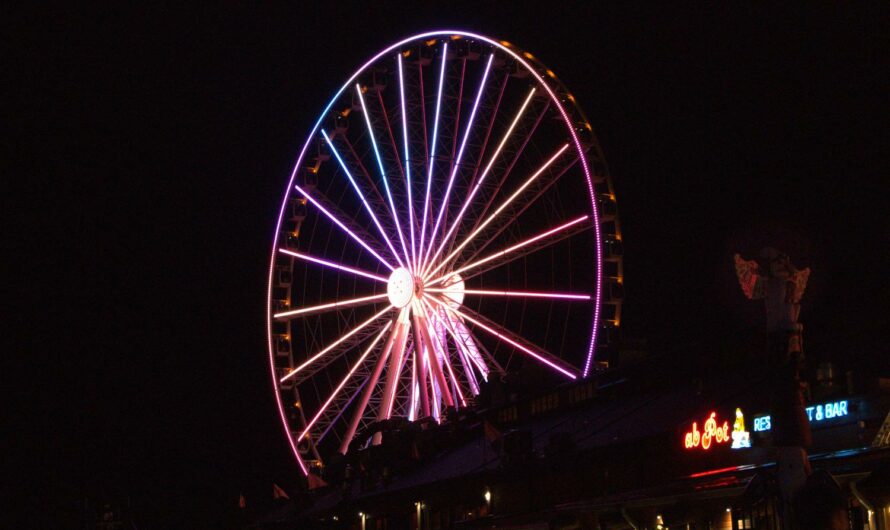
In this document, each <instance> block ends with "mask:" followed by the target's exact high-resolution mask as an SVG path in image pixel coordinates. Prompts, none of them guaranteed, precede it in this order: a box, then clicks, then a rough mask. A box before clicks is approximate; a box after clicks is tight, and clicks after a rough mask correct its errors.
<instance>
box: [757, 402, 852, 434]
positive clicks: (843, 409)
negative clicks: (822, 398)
mask: <svg viewBox="0 0 890 530" xmlns="http://www.w3.org/2000/svg"><path fill="white" fill-rule="evenodd" d="M805 410H806V413H807V419H809V420H810V423H819V422H821V421H825V420H831V419H834V418H843V417H845V416H849V415H850V406H849V403H848V402H847V400H846V399H845V400H842V401H833V402H829V403H822V404H821V405H813V406H811V407H807V408H806V409H805ZM772 428H773V425H772V418H770V417H769V416H758V417H756V418H754V432H764V431H768V430H770V429H772Z"/></svg>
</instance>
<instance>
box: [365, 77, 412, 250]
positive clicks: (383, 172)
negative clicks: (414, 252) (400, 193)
mask: <svg viewBox="0 0 890 530" xmlns="http://www.w3.org/2000/svg"><path fill="white" fill-rule="evenodd" d="M355 91H356V92H357V93H358V100H359V102H360V103H361V105H362V115H363V116H364V117H365V125H366V126H367V128H368V136H369V137H370V138H371V146H372V147H373V148H374V157H375V158H376V159H377V167H378V168H380V177H381V178H382V179H383V190H384V191H386V199H387V200H388V201H389V209H390V211H391V212H392V219H393V223H394V224H395V225H396V232H397V233H398V234H399V241H401V243H402V251H403V252H404V254H405V261H408V247H407V246H406V245H405V236H404V235H403V234H402V225H401V224H399V214H398V212H396V203H395V202H393V200H392V193H391V192H390V191H389V181H388V180H387V178H386V170H385V169H383V159H382V158H381V157H380V149H379V148H378V147H377V139H376V138H375V137H374V128H373V127H371V115H370V114H368V107H366V106H365V96H364V94H362V87H360V86H359V85H358V83H356V85H355Z"/></svg>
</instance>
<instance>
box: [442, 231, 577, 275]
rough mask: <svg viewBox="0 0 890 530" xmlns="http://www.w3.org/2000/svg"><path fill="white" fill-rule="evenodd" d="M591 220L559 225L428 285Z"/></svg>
mask: <svg viewBox="0 0 890 530" xmlns="http://www.w3.org/2000/svg"><path fill="white" fill-rule="evenodd" d="M589 218H590V216H589V215H586V214H585V215H582V216H581V217H578V218H576V219H573V220H571V221H569V222H568V223H565V224H562V225H559V226H557V227H556V228H552V229H550V230H548V231H546V232H544V233H543V234H538V235H536V236H534V237H532V238H530V239H526V240H525V241H522V242H520V243H517V244H515V245H513V246H512V247H509V248H506V249H504V250H501V251H498V252H495V253H494V254H491V255H489V256H488V257H485V258H482V259H480V260H478V261H475V262H473V263H470V264H469V265H465V266H463V267H461V268H460V269H457V270H456V271H454V272H449V273H448V274H446V275H444V276H440V277H438V278H436V279H435V280H432V281H430V282H427V284H428V285H435V284H437V283H439V282H442V281H444V280H446V279H447V278H450V277H451V276H454V275H456V274H460V273H462V272H466V271H468V270H470V269H475V268H476V267H478V266H480V265H483V264H485V263H488V262H489V261H491V260H493V259H497V258H499V257H501V256H505V255H507V254H509V253H511V252H514V251H516V250H519V249H520V248H522V247H525V246H528V245H530V244H532V243H534V242H535V241H539V240H541V239H544V238H546V237H548V236H551V235H553V234H556V233H558V232H561V231H563V230H565V229H566V228H571V227H572V226H575V225H576V224H578V223H581V222H583V221H585V220H587V219H589Z"/></svg>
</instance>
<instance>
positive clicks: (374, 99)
mask: <svg viewBox="0 0 890 530" xmlns="http://www.w3.org/2000/svg"><path fill="white" fill-rule="evenodd" d="M620 239H621V236H620V227H619V226H618V223H617V218H616V216H615V196H614V192H613V190H612V188H611V182H610V181H609V179H608V173H607V170H606V167H605V163H604V161H603V158H602V154H601V152H600V149H599V146H598V145H597V143H596V140H595V138H594V136H593V133H592V129H591V126H590V125H589V124H588V123H587V120H586V118H585V117H584V115H583V114H582V113H581V111H580V109H579V108H578V107H577V106H576V105H575V102H574V98H573V96H572V95H571V94H569V93H568V92H567V91H566V89H565V88H564V87H563V86H562V84H561V83H560V82H559V81H558V80H557V79H556V76H555V75H554V73H553V72H552V71H550V70H548V69H546V68H545V67H544V66H543V65H541V64H540V63H539V62H538V61H537V60H535V58H534V57H533V56H532V55H531V54H529V53H524V52H522V51H520V50H518V49H517V48H516V47H515V46H513V45H512V44H510V43H508V42H506V41H495V40H492V39H490V38H487V37H484V36H480V35H475V34H471V33H467V32H461V31H438V32H431V33H424V34H421V35H416V36H413V37H411V38H409V39H406V40H403V41H401V42H398V43H396V44H394V45H392V46H390V47H388V48H386V49H385V50H383V51H382V52H380V53H379V54H377V55H375V56H374V57H373V58H372V59H371V60H369V61H368V62H367V63H365V64H364V65H363V66H362V67H361V68H359V69H358V71H357V72H356V73H355V74H353V75H352V76H351V77H350V78H349V79H348V81H347V82H346V83H345V84H344V85H343V86H342V87H341V88H340V89H339V90H338V91H337V93H336V94H335V95H334V97H333V98H332V99H331V101H330V102H329V103H328V105H327V106H326V107H325V108H324V110H323V111H322V113H321V116H320V117H319V119H318V121H317V122H316V123H315V125H314V127H313V128H312V131H311V132H310V134H309V137H308V139H307V141H306V142H305V144H304V145H303V148H302V151H301V152H300V155H299V157H298V160H297V163H296V167H295V169H294V172H293V174H292V175H291V178H290V181H289V182H288V185H287V190H286V193H285V197H284V201H283V203H282V207H281V212H280V215H279V219H278V224H277V227H276V231H275V238H274V243H273V248H272V258H271V265H270V274H269V289H268V333H269V358H270V363H271V368H272V374H273V378H274V387H275V393H276V398H277V402H278V407H279V411H280V415H281V419H282V422H283V423H284V426H285V429H286V431H287V434H288V439H289V442H290V445H291V447H292V448H293V451H294V454H295V456H296V458H297V461H298V463H299V465H300V467H301V468H302V470H303V471H304V472H307V470H308V467H309V466H311V465H314V464H318V463H320V462H321V459H322V457H323V455H325V454H328V453H329V452H331V451H340V452H342V453H346V452H347V451H348V450H349V449H350V446H351V444H354V443H360V444H367V443H375V444H376V443H380V441H381V434H380V432H376V433H370V434H369V432H368V427H369V426H371V425H374V424H376V422H380V421H383V420H387V419H390V418H394V417H399V418H405V419H407V420H408V421H417V420H425V421H435V422H442V421H446V418H447V416H448V413H449V411H452V410H460V409H463V408H466V407H471V406H473V404H474V403H476V401H477V399H478V397H479V396H480V394H481V393H483V392H484V391H485V386H486V384H487V382H488V381H490V380H491V379H492V378H501V377H503V376H504V375H506V374H507V373H508V372H518V373H519V374H521V375H522V377H524V378H527V379H531V380H534V381H536V382H539V383H541V384H558V383H559V382H560V381H565V380H574V379H579V378H584V377H587V376H588V375H589V374H590V372H591V370H592V367H593V358H594V353H595V349H596V346H597V342H598V334H600V332H601V331H602V330H603V329H606V328H608V327H610V326H616V325H617V324H618V322H619V320H620V300H621V295H620V288H621V281H622V269H621V267H622V265H621V257H620V256H621V241H620ZM599 340H602V339H601V338H600V339H599Z"/></svg>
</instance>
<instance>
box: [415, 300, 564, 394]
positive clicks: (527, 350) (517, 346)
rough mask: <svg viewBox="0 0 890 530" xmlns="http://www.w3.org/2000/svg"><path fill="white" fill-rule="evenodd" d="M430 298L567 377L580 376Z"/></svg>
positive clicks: (443, 303)
mask: <svg viewBox="0 0 890 530" xmlns="http://www.w3.org/2000/svg"><path fill="white" fill-rule="evenodd" d="M428 298H430V299H432V301H434V302H436V303H437V304H439V305H441V306H442V307H444V308H445V309H446V311H451V312H454V313H457V314H458V315H460V316H461V317H462V318H464V319H466V320H469V321H470V322H472V323H473V324H476V325H477V326H479V327H480V328H482V329H484V330H485V331H487V332H489V333H490V334H492V335H493V336H494V337H495V338H497V339H500V340H502V341H504V342H506V343H507V344H510V345H511V346H513V347H515V348H517V349H519V350H522V351H524V352H525V353H527V354H529V355H531V356H532V357H534V358H535V359H537V360H539V361H541V362H542V363H544V364H546V365H547V366H549V367H550V368H553V369H554V370H556V371H557V372H559V373H561V374H563V375H565V376H567V377H569V378H571V379H577V378H578V376H576V375H575V374H573V373H572V372H569V371H568V370H566V369H565V368H563V367H561V366H559V365H557V364H555V363H553V362H551V361H549V360H548V359H546V358H545V357H543V356H542V355H541V354H539V353H536V352H534V351H532V350H530V349H528V348H526V347H525V346H523V345H522V344H519V343H518V342H516V341H514V340H513V339H511V338H510V337H507V336H506V335H504V334H503V333H501V332H500V331H496V330H494V329H492V328H490V327H488V326H487V325H485V324H483V323H482V322H479V321H478V320H476V319H475V318H473V317H471V316H469V315H467V314H465V313H463V312H461V311H458V310H457V309H455V308H453V307H449V306H448V304H446V303H445V302H442V301H440V300H438V299H437V298H434V297H431V296H428Z"/></svg>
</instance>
